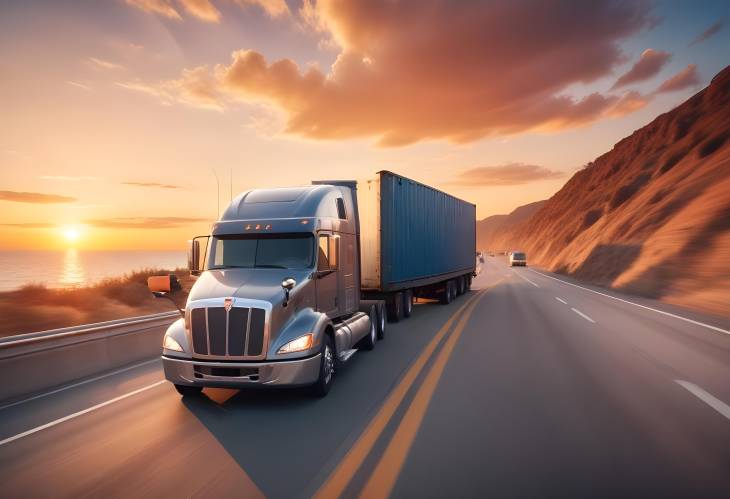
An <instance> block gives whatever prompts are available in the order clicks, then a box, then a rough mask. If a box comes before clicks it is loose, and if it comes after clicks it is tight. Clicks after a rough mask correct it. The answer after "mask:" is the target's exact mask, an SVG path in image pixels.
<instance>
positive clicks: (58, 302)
mask: <svg viewBox="0 0 730 499" xmlns="http://www.w3.org/2000/svg"><path fill="white" fill-rule="evenodd" d="M166 274H175V275H177V277H178V279H179V280H180V282H181V284H182V286H183V290H182V291H181V292H178V293H176V294H175V300H176V302H177V303H178V305H184V303H185V300H186V299H187V294H188V291H189V290H190V287H191V286H192V279H191V278H190V276H189V274H188V271H187V270H185V269H176V270H174V271H170V270H162V269H145V270H141V271H138V272H133V273H131V274H127V275H125V276H122V277H116V278H110V279H105V280H103V281H101V282H99V283H98V284H94V285H92V286H88V287H79V288H71V289H52V288H47V287H45V286H43V285H37V284H31V285H28V286H24V287H22V288H20V289H18V290H16V291H7V292H3V293H0V317H2V321H0V336H9V335H13V334H21V333H30V332H35V331H43V330H47V329H56V328H61V327H67V326H76V325H79V324H89V323H93V322H101V321H107V320H112V319H123V318H126V317H133V316H138V315H146V314H154V313H159V312H169V311H171V310H174V308H173V305H172V303H170V302H169V301H168V300H160V299H156V298H154V297H153V296H152V294H151V293H150V292H149V291H148V289H147V277H148V276H150V275H166Z"/></svg>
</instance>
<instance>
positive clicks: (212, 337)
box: [190, 307, 266, 357]
mask: <svg viewBox="0 0 730 499" xmlns="http://www.w3.org/2000/svg"><path fill="white" fill-rule="evenodd" d="M265 326H266V310H264V309H263V308H248V307H231V309H230V310H229V311H226V309H225V308H224V307H205V308H193V309H192V310H191V312H190V332H191V335H192V339H193V352H194V353H195V354H198V355H207V356H217V357H224V356H232V357H259V356H261V355H262V354H263V353H264V352H263V349H264V336H265V329H266V327H265Z"/></svg>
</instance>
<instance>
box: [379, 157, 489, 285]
mask: <svg viewBox="0 0 730 499" xmlns="http://www.w3.org/2000/svg"><path fill="white" fill-rule="evenodd" d="M378 175H379V176H380V266H381V268H380V281H381V282H380V288H381V289H380V291H397V290H399V289H405V288H411V287H417V286H426V285H429V284H432V283H436V282H439V281H442V280H444V279H447V278H450V277H456V276H458V275H463V274H467V273H471V272H474V270H475V265H476V257H475V255H476V206H475V205H473V204H471V203H468V202H466V201H463V200H461V199H458V198H455V197H454V196H450V195H449V194H446V193H445V192H441V191H439V190H437V189H434V188H433V187H429V186H427V185H424V184H421V183H419V182H416V181H414V180H411V179H408V178H405V177H402V176H400V175H397V174H395V173H391V172H388V171H381V172H378Z"/></svg>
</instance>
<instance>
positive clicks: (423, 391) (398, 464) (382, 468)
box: [314, 286, 491, 499]
mask: <svg viewBox="0 0 730 499" xmlns="http://www.w3.org/2000/svg"><path fill="white" fill-rule="evenodd" d="M490 287H491V286H490ZM485 291H486V289H482V290H480V291H478V292H477V293H476V294H474V296H472V297H471V298H469V300H468V301H467V302H466V303H464V304H463V305H462V306H461V307H459V309H458V310H456V312H454V314H453V315H452V316H451V317H450V318H449V320H448V321H447V322H446V324H444V325H443V326H442V327H441V329H439V330H438V332H437V333H436V335H435V336H434V337H433V338H432V339H431V341H430V342H429V343H428V345H427V346H426V348H425V349H424V350H423V352H421V355H420V356H419V357H418V359H416V361H415V362H414V363H413V365H411V367H410V368H409V369H408V371H407V372H406V374H405V376H404V377H403V379H402V380H401V381H400V383H398V386H396V387H395V389H394V390H393V391H392V392H391V393H390V395H388V398H387V399H386V400H385V403H384V404H383V405H382V407H381V408H380V410H379V411H378V413H377V414H376V415H375V417H374V418H373V420H372V421H371V422H370V424H369V425H368V426H367V428H365V431H364V432H363V433H362V435H361V436H360V438H359V439H358V440H357V442H355V444H354V445H353V446H352V448H351V449H350V450H349V451H348V452H347V454H346V455H345V457H344V458H343V460H342V462H340V464H339V465H338V466H337V468H335V470H334V471H333V472H332V474H331V475H330V476H329V477H328V478H327V480H325V482H324V483H323V484H322V486H321V487H320V488H319V490H318V491H317V492H316V493H315V494H314V497H315V498H316V499H331V498H337V497H340V496H341V495H342V493H343V492H344V491H345V488H346V487H347V486H348V484H349V483H350V481H351V480H352V478H353V477H354V476H355V473H356V472H357V470H358V469H359V468H360V466H361V465H362V463H363V462H364V461H365V458H366V457H367V456H368V455H369V454H370V451H372V449H373V446H374V445H375V442H376V441H377V440H378V438H379V437H380V435H381V434H382V433H383V430H384V429H385V427H386V425H387V424H388V422H389V421H390V420H391V418H392V417H393V414H395V412H396V410H397V409H398V407H399V406H400V405H401V403H402V402H403V399H404V397H405V396H406V393H408V391H409V390H410V388H411V387H412V386H413V383H414V382H415V381H416V378H418V375H419V374H420V373H421V371H423V369H424V367H425V366H426V362H428V359H430V358H431V356H432V355H433V352H434V351H435V350H436V347H437V346H438V345H439V343H440V342H441V340H442V339H443V338H444V336H446V334H447V333H448V331H449V330H450V329H451V326H452V325H453V324H454V322H456V321H457V318H459V320H458V322H457V324H456V327H455V328H454V330H453V332H452V334H451V336H450V337H449V338H448V340H446V343H445V344H444V347H443V348H442V349H441V351H440V352H439V354H438V356H437V357H436V360H435V361H434V363H433V365H432V367H431V370H430V371H429V372H428V374H427V375H426V378H425V379H424V381H423V383H422V384H421V386H420V387H419V389H418V392H417V393H416V395H415V397H414V399H413V401H412V402H411V404H410V406H409V407H408V410H407V411H406V413H405V415H404V416H403V419H402V420H401V421H400V423H399V425H398V428H397V429H396V431H395V434H394V435H393V438H392V439H391V440H390V443H389V444H388V447H387V448H386V450H385V452H384V454H383V456H382V457H381V458H380V461H379V462H378V464H377V465H376V467H375V470H374V471H373V473H372V475H371V476H370V478H369V479H368V481H367V483H366V484H365V487H364V488H363V490H362V492H361V494H360V497H362V498H371V497H378V498H381V497H387V496H388V495H390V492H391V491H392V490H393V486H394V485H395V482H396V480H397V479H398V475H399V474H400V470H401V468H402V467H403V463H404V462H405V460H406V457H407V455H408V451H409V450H410V448H411V445H412V444H413V440H414V439H415V437H416V434H417V433H418V429H419V427H420V426H421V422H422V421H423V417H424V416H425V414H426V409H428V404H429V402H430V400H431V397H432V396H433V393H434V391H435V390H436V386H437V385H438V381H439V379H440V378H441V375H442V374H443V371H444V368H445V367H446V363H447V362H448V360H449V357H450V356H451V353H452V351H453V350H454V346H455V345H456V342H457V341H458V340H459V337H460V336H461V333H462V331H463V330H464V327H465V326H466V323H467V321H468V320H469V317H470V316H471V313H472V311H473V310H474V308H475V306H476V304H477V302H478V301H479V299H480V298H481V296H482V295H483V293H484V292H485Z"/></svg>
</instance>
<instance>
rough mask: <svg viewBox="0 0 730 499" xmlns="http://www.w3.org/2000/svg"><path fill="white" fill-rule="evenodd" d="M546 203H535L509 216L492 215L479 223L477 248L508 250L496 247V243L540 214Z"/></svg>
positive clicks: (518, 209) (522, 207)
mask: <svg viewBox="0 0 730 499" xmlns="http://www.w3.org/2000/svg"><path fill="white" fill-rule="evenodd" d="M543 204H545V201H535V202H534V203H530V204H526V205H524V206H520V207H519V208H516V209H515V210H514V211H512V213H510V214H509V215H492V216H491V217H487V218H485V219H482V220H480V221H479V222H477V248H479V249H492V250H498V249H507V248H498V247H496V246H494V244H493V243H494V242H495V241H499V240H501V239H502V238H504V236H505V234H508V233H509V232H510V231H512V230H514V228H515V227H516V226H518V225H519V224H521V223H524V222H526V221H527V220H529V219H530V218H531V217H532V216H533V215H534V214H535V213H537V212H538V210H539V209H540V208H542V205H543Z"/></svg>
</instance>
